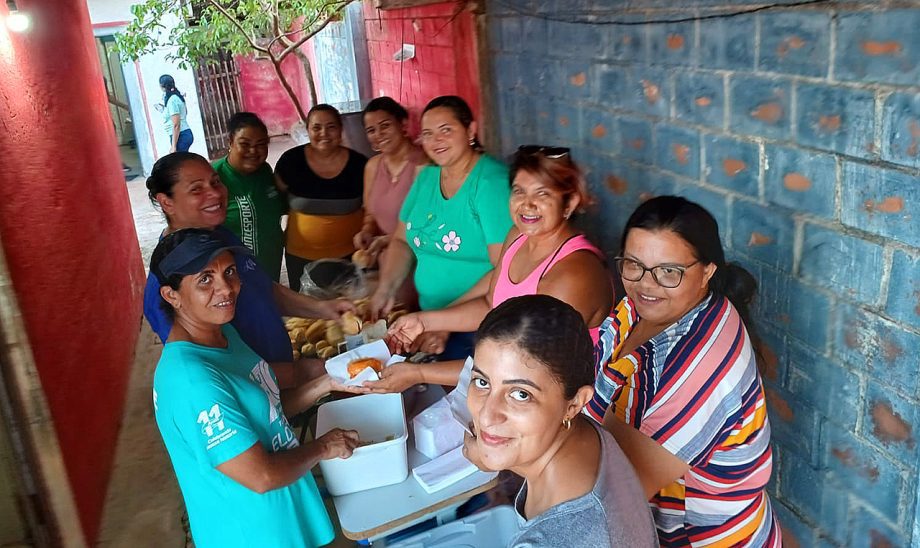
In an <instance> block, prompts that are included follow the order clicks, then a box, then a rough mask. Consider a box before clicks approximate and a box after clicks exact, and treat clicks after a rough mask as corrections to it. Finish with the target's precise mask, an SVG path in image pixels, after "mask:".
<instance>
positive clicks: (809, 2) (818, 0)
mask: <svg viewBox="0 0 920 548" xmlns="http://www.w3.org/2000/svg"><path fill="white" fill-rule="evenodd" d="M492 2H493V3H495V4H497V5H499V6H502V7H504V8H506V9H508V10H511V11H512V12H514V13H516V14H517V15H520V16H523V17H532V18H535V19H543V20H546V21H553V22H557V23H572V24H576V25H619V26H634V25H666V24H671V23H689V22H692V21H705V20H708V19H728V18H730V17H738V16H741V15H749V14H751V13H757V12H760V11H767V10H774V9H783V8H798V7H803V6H814V5H818V4H825V5H833V4H836V3H837V0H801V1H799V2H790V3H782V4H781V3H776V4H768V5H765V6H757V7H753V8H748V9H744V10H738V11H733V12H729V13H714V14H709V15H695V16H692V17H680V18H675V19H644V20H636V21H619V20H612V21H609V20H598V19H596V16H588V17H589V18H584V17H582V18H564V17H562V16H560V15H558V14H550V13H539V12H533V11H528V10H525V9H524V8H521V7H520V6H516V5H514V4H513V3H511V2H509V1H508V0H492Z"/></svg>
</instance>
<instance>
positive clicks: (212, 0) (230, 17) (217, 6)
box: [207, 0, 272, 56]
mask: <svg viewBox="0 0 920 548" xmlns="http://www.w3.org/2000/svg"><path fill="white" fill-rule="evenodd" d="M207 1H208V4H209V5H211V6H214V9H216V10H217V11H219V12H220V13H221V15H223V16H224V17H226V18H227V20H228V21H230V23H231V24H233V26H234V27H236V28H237V30H239V31H240V34H242V35H243V37H244V38H246V41H247V42H249V45H250V46H251V47H252V49H254V50H256V51H261V52H262V53H265V54H267V55H269V56H271V54H272V52H271V51H270V50H268V49H266V48H263V47H262V46H260V45H258V44H257V43H256V41H255V40H254V39H253V38H252V37H251V36H249V34H248V33H247V32H246V29H244V28H243V25H241V24H240V22H239V21H237V20H236V17H234V16H233V15H232V14H231V13H229V12H228V11H227V10H226V9H225V8H224V7H223V6H221V5H220V3H219V2H217V0H207Z"/></svg>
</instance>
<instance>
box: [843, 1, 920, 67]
mask: <svg viewBox="0 0 920 548" xmlns="http://www.w3.org/2000/svg"><path fill="white" fill-rule="evenodd" d="M917 28H920V10H916V9H913V10H889V11H884V12H855V13H841V14H840V15H839V16H838V20H837V55H836V61H835V66H834V75H835V76H836V77H837V78H838V79H840V80H859V81H863V82H889V83H893V84H916V83H917V82H918V81H920V36H918V34H917V32H916V31H917Z"/></svg>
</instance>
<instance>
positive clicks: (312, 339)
mask: <svg viewBox="0 0 920 548" xmlns="http://www.w3.org/2000/svg"><path fill="white" fill-rule="evenodd" d="M368 302H369V299H360V300H358V301H355V309H356V313H355V312H346V313H345V314H343V315H342V317H341V318H339V319H338V320H313V319H309V318H295V317H291V318H285V321H284V326H285V328H286V329H287V331H288V338H289V339H290V340H291V348H292V349H293V350H294V359H295V360H296V359H298V358H301V357H303V358H312V357H317V358H323V359H327V358H331V357H333V356H336V355H338V354H339V344H340V343H343V342H345V336H346V335H357V334H359V333H361V329H362V328H363V327H364V324H365V323H366V322H369V321H370V313H369V312H370V311H369V309H368ZM404 314H406V310H405V308H404V307H402V306H401V305H398V304H397V305H396V306H395V307H394V308H393V310H392V311H391V312H390V313H389V314H387V317H386V322H387V325H390V324H391V323H392V322H393V321H394V320H395V319H396V318H398V317H400V316H402V315H404Z"/></svg>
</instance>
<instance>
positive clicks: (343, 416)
mask: <svg viewBox="0 0 920 548" xmlns="http://www.w3.org/2000/svg"><path fill="white" fill-rule="evenodd" d="M333 428H342V429H345V430H357V431H358V435H359V436H360V438H361V440H362V441H365V442H367V441H373V442H376V443H373V444H370V445H365V446H361V447H358V448H357V449H355V452H354V454H352V456H351V457H350V458H347V459H329V460H323V461H320V462H319V467H320V469H321V470H322V472H323V479H325V481H326V488H327V489H328V490H329V492H330V493H331V494H332V495H333V496H339V495H347V494H349V493H354V492H356V491H364V490H366V489H373V488H375V487H382V486H384V485H392V484H394V483H399V482H401V481H403V480H405V479H406V477H408V476H409V464H408V458H407V455H406V441H407V440H408V438H409V435H408V431H407V429H406V412H405V410H404V409H403V402H402V394H367V395H363V396H356V397H354V398H348V399H344V400H338V401H332V402H329V403H325V404H323V405H321V406H320V407H319V410H318V411H317V415H316V437H317V438H318V437H320V436H322V435H323V434H325V433H326V432H328V431H330V430H332V429H333ZM388 437H389V438H391V439H390V440H389V441H387V438H388Z"/></svg>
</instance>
